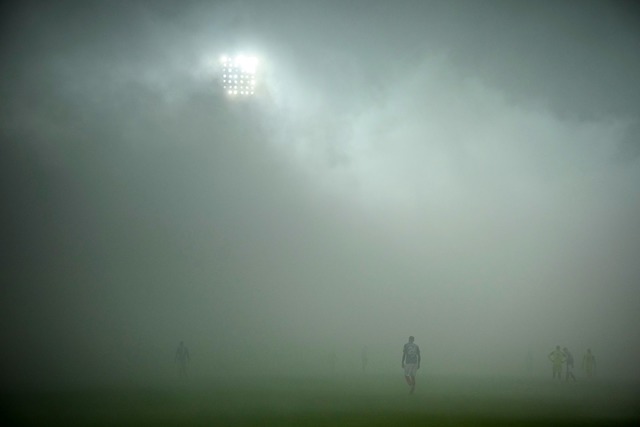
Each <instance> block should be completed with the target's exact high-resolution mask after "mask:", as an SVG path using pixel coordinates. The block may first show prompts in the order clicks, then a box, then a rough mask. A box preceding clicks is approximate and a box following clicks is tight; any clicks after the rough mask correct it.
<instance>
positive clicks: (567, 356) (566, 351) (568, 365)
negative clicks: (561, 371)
mask: <svg viewBox="0 0 640 427" xmlns="http://www.w3.org/2000/svg"><path fill="white" fill-rule="evenodd" d="M562 353H563V354H564V357H565V361H566V362H565V363H566V368H567V370H566V371H565V375H564V378H565V380H567V381H569V379H572V380H574V381H575V380H576V377H575V375H573V372H571V371H572V369H573V355H572V354H571V352H570V351H569V349H568V348H567V347H564V348H563V349H562Z"/></svg>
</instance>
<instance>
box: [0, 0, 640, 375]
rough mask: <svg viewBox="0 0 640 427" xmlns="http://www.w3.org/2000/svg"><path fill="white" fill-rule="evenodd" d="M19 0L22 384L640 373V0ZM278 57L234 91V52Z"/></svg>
mask: <svg viewBox="0 0 640 427" xmlns="http://www.w3.org/2000/svg"><path fill="white" fill-rule="evenodd" d="M2 8H3V9H2V10H1V11H0V16H2V18H0V19H1V20H2V24H1V25H0V42H1V44H0V63H1V64H2V68H3V73H2V75H3V78H2V80H0V97H1V99H2V103H1V105H0V197H1V201H0V202H1V206H2V208H1V209H2V210H1V212H2V217H1V220H2V222H1V225H0V233H1V234H0V239H1V241H2V245H1V247H2V256H1V258H0V259H1V261H0V262H1V263H2V266H1V269H0V277H1V279H2V288H1V290H0V292H1V293H0V310H2V315H3V319H2V322H1V324H2V326H1V327H0V332H1V335H0V338H2V342H3V343H4V344H5V347H6V351H3V352H2V358H1V359H0V365H2V366H3V368H2V381H3V383H4V384H15V383H24V382H27V383H34V382H38V383H40V382H55V381H69V380H73V381H75V380H77V381H107V380H112V379H123V378H134V377H135V378H138V377H140V378H161V377H166V376H170V375H172V374H173V373H174V371H173V367H172V362H173V352H174V350H175V347H176V346H177V343H178V342H179V341H180V340H185V342H186V344H187V345H188V346H189V348H190V350H191V352H192V356H193V366H192V368H193V371H194V375H200V376H203V377H204V376H207V375H219V374H224V373H228V372H229V371H230V370H233V369H234V366H236V364H237V363H238V362H241V363H243V366H246V367H247V368H246V369H247V372H256V373H257V372H263V373H285V372H286V373H292V372H297V373H301V372H322V371H323V370H324V369H325V368H326V361H327V355H328V354H329V353H330V352H332V351H335V352H336V353H337V355H338V362H339V367H340V369H342V370H343V371H345V372H346V371H348V370H349V369H353V367H354V366H356V365H357V363H358V360H359V356H360V349H361V347H362V346H364V345H367V346H368V348H369V351H370V352H371V355H370V358H371V360H372V362H371V363H372V366H373V367H374V368H375V369H377V370H379V371H380V372H394V369H396V368H398V365H399V361H400V356H401V353H400V348H401V345H402V344H403V343H404V341H405V340H406V337H407V336H408V335H410V334H413V335H415V336H416V341H417V343H418V344H420V345H421V347H422V349H423V353H424V357H425V369H426V370H427V372H428V373H432V374H436V373H443V374H475V375H496V374H508V375H517V374H520V373H522V369H523V365H524V359H525V354H526V352H527V351H528V350H529V349H530V350H531V351H532V352H533V354H534V356H535V364H536V371H537V372H538V373H539V374H540V375H546V374H547V368H548V366H547V363H546V360H545V356H546V354H547V353H548V352H550V351H551V350H552V349H553V347H555V345H556V344H560V345H562V346H565V345H566V346H568V347H569V348H570V349H572V350H573V352H574V354H575V355H576V356H577V357H578V359H580V358H581V355H582V353H583V352H584V351H585V350H586V349H587V348H588V347H591V348H592V349H593V351H594V353H595V354H596V357H598V361H599V364H600V371H601V372H602V375H603V376H610V377H622V376H631V377H633V378H636V379H639V378H640V368H639V367H638V364H637V360H638V358H639V357H640V334H638V325H639V324H640V323H639V322H640V263H638V254H640V141H639V138H640V124H639V123H640V121H639V120H640V84H639V83H638V76H640V55H639V54H638V53H639V48H640V14H639V8H638V7H637V6H636V5H634V4H633V2H597V1H562V2H557V1H539V2H524V1H442V2H427V1H397V2H389V1H353V2H342V1H226V2H204V1H202V2H196V1H194V2H177V1H176V2H169V1H149V2H117V1H116V2H111V1H110V2H19V4H18V3H14V4H13V5H11V4H5V3H3V6H2ZM236 52H244V53H247V54H255V55H257V57H258V58H259V61H260V63H259V64H260V65H259V67H260V74H259V78H260V80H261V83H260V91H259V94H258V96H256V97H254V98H252V99H250V100H238V99H229V98H228V97H226V96H224V94H223V93H222V92H221V90H220V87H219V80H218V75H217V71H216V70H217V69H216V67H215V66H214V64H217V61H218V58H219V57H220V55H221V54H225V53H226V54H234V53H236Z"/></svg>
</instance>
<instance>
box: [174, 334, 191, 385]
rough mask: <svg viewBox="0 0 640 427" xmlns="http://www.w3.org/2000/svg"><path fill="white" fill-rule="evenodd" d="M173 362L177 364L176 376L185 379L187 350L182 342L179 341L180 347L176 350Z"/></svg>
mask: <svg viewBox="0 0 640 427" xmlns="http://www.w3.org/2000/svg"><path fill="white" fill-rule="evenodd" d="M174 362H176V363H178V375H179V376H180V378H186V377H187V363H188V362H189V350H188V349H187V347H186V346H185V345H184V341H180V345H179V346H178V349H177V350H176V357H175V359H174Z"/></svg>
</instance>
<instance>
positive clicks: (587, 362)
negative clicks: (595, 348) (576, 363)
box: [582, 349, 596, 378]
mask: <svg viewBox="0 0 640 427" xmlns="http://www.w3.org/2000/svg"><path fill="white" fill-rule="evenodd" d="M582 369H583V370H584V371H585V372H586V373H587V378H593V376H594V375H595V374H596V357H595V356H594V355H593V353H591V349H588V350H587V352H586V353H585V355H584V357H583V358H582Z"/></svg>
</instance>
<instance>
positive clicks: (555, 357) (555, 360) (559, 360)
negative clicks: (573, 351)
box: [548, 345, 565, 380]
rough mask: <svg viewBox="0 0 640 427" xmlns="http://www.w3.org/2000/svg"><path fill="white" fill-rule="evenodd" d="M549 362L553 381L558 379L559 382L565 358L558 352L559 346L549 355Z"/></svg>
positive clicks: (560, 351)
mask: <svg viewBox="0 0 640 427" xmlns="http://www.w3.org/2000/svg"><path fill="white" fill-rule="evenodd" d="M548 357H549V360H551V363H552V364H553V379H556V377H558V379H559V380H561V379H562V364H563V363H564V360H565V356H564V353H562V350H560V346H559V345H557V346H556V349H555V350H553V351H552V352H551V353H549V356H548Z"/></svg>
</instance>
